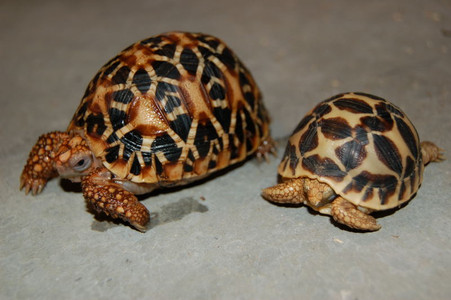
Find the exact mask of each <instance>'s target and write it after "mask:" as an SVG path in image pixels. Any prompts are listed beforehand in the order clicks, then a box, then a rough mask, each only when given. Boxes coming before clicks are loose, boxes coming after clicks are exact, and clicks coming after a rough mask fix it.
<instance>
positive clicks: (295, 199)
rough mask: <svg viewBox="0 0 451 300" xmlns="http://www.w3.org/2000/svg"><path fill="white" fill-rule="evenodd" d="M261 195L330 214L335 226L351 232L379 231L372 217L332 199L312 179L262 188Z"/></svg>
mask: <svg viewBox="0 0 451 300" xmlns="http://www.w3.org/2000/svg"><path fill="white" fill-rule="evenodd" d="M262 195H263V197H264V198H266V199H267V200H269V201H272V202H277V203H292V204H299V203H304V204H305V205H308V206H310V207H311V208H313V209H314V210H316V211H318V212H320V213H323V214H328V215H331V216H332V217H333V218H334V220H335V221H337V222H338V223H341V224H344V225H346V226H348V227H351V228H354V229H358V230H364V231H375V230H378V229H380V226H379V225H378V224H377V221H376V219H375V218H373V217H372V216H370V215H368V214H367V213H364V212H362V211H360V210H359V209H357V207H356V206H355V205H354V204H352V203H351V202H349V201H347V200H345V199H344V198H342V197H336V198H335V199H333V197H332V196H333V195H334V193H333V191H332V189H331V188H330V187H329V186H328V185H327V184H324V183H321V182H319V181H317V180H314V179H308V178H294V179H290V180H287V181H285V182H282V183H280V184H277V185H275V186H272V187H269V188H266V189H264V190H263V193H262ZM331 199H333V200H331Z"/></svg>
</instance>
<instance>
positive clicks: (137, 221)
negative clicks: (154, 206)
mask: <svg viewBox="0 0 451 300" xmlns="http://www.w3.org/2000/svg"><path fill="white" fill-rule="evenodd" d="M81 186H82V189H83V196H84V197H85V199H86V200H87V201H88V202H89V203H90V204H91V205H92V206H93V208H94V209H95V210H96V211H97V212H104V213H105V214H107V215H109V216H111V217H113V218H121V219H122V220H124V221H126V222H129V223H130V224H131V225H132V226H133V227H135V228H136V229H138V230H139V231H142V232H144V231H146V230H147V228H146V225H147V223H149V219H150V215H149V211H148V210H147V208H146V207H145V206H144V205H142V204H141V203H140V202H139V201H138V199H137V198H136V197H135V195H133V194H132V193H130V192H128V191H126V190H125V189H123V188H122V187H121V186H120V185H119V184H118V183H115V182H114V180H113V179H112V178H111V174H110V172H109V171H108V170H106V169H104V168H97V169H95V170H94V171H93V172H92V173H91V174H89V175H88V176H85V177H83V178H82V181H81Z"/></svg>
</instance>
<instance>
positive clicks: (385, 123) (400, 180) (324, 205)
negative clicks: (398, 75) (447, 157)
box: [262, 93, 444, 231]
mask: <svg viewBox="0 0 451 300" xmlns="http://www.w3.org/2000/svg"><path fill="white" fill-rule="evenodd" d="M441 151H443V150H442V149H440V148H438V147H437V146H436V145H435V144H433V143H431V142H422V143H420V141H419V137H418V133H417V131H416V129H415V127H414V126H413V124H412V123H411V122H410V120H409V119H408V118H407V116H406V115H405V114H404V113H403V112H402V111H401V109H399V108H398V107H396V106H395V105H393V104H392V103H390V102H389V101H386V100H384V99H382V98H380V97H377V96H373V95H369V94H365V93H346V94H340V95H337V96H335V97H332V98H330V99H327V100H325V101H323V102H321V103H319V104H318V105H317V106H316V107H315V108H313V110H312V111H310V112H309V113H308V114H307V115H306V116H305V117H304V119H302V121H301V122H300V123H299V125H298V126H297V127H296V129H295V130H294V132H293V134H292V135H291V137H290V138H289V141H288V145H287V147H286V150H285V154H284V157H283V159H282V161H281V163H280V165H279V169H278V173H279V176H280V178H279V179H281V183H279V184H277V185H275V186H273V187H269V188H266V189H264V190H263V193H262V195H263V197H264V198H266V199H267V200H269V201H273V202H277V203H291V204H301V203H303V204H305V205H308V206H310V207H311V208H312V209H314V210H316V211H318V212H320V213H322V214H326V215H331V216H332V217H333V218H334V220H335V221H337V222H338V223H341V224H344V225H346V226H349V227H351V228H354V229H357V230H364V231H374V230H378V229H379V228H380V225H379V224H378V223H377V221H376V219H375V218H374V217H372V216H370V215H369V214H370V213H372V212H374V211H380V210H386V209H390V208H394V207H398V206H400V205H401V204H402V203H404V202H406V201H408V200H410V199H411V198H412V196H413V195H414V194H415V193H416V192H417V190H418V188H419V187H420V184H421V181H422V175H423V170H424V166H425V165H427V164H428V163H429V162H434V161H440V160H443V159H444V157H443V156H442V153H441Z"/></svg>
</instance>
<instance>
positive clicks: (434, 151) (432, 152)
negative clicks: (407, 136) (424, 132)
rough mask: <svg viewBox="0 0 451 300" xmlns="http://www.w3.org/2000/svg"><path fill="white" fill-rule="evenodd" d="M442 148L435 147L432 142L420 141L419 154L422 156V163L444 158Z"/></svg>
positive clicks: (425, 163)
mask: <svg viewBox="0 0 451 300" xmlns="http://www.w3.org/2000/svg"><path fill="white" fill-rule="evenodd" d="M443 151H444V150H443V149H441V148H439V147H437V145H435V144H434V143H432V142H429V141H424V142H421V154H422V156H423V163H424V165H427V164H428V163H430V162H438V161H442V160H445V156H444V155H443Z"/></svg>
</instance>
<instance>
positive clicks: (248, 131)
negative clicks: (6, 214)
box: [20, 32, 271, 231]
mask: <svg viewBox="0 0 451 300" xmlns="http://www.w3.org/2000/svg"><path fill="white" fill-rule="evenodd" d="M270 148H271V138H270V133H269V118H268V114H267V111H266V109H265V107H264V105H263V103H262V101H261V94H260V91H259V89H258V87H257V85H256V83H255V81H254V79H253V77H252V75H251V74H250V73H249V71H248V70H247V69H246V67H245V66H244V65H243V64H242V63H241V62H240V60H239V59H238V57H237V56H236V55H235V54H234V52H233V51H232V50H231V49H230V48H228V47H227V45H226V44H224V43H223V42H222V41H221V40H219V39H218V38H216V37H213V36H210V35H205V34H200V33H186V32H168V33H165V34H161V35H156V36H153V37H150V38H148V39H145V40H142V41H139V42H137V43H135V44H133V45H131V46H130V47H128V48H126V49H125V50H123V51H122V52H121V53H119V55H117V56H116V57H114V58H113V59H111V60H110V61H109V62H107V63H106V64H105V65H104V66H103V67H102V68H101V69H100V71H99V72H98V73H97V74H96V75H95V76H94V78H93V79H92V81H91V82H90V83H89V85H88V87H87V89H86V92H85V95H84V96H83V98H82V100H81V103H80V105H79V107H78V109H77V111H76V112H75V115H74V117H73V119H72V121H71V122H70V124H69V126H68V128H67V130H66V131H64V132H60V131H56V132H51V133H48V134H44V135H42V136H41V137H40V138H39V139H38V142H37V143H36V145H35V146H34V147H33V149H32V150H31V153H30V155H29V158H28V161H27V163H26V165H25V167H24V170H23V172H22V176H21V179H20V181H21V183H20V187H21V189H22V188H24V187H25V192H26V193H28V192H29V191H32V193H33V194H37V193H40V192H41V190H42V189H43V188H44V186H45V184H46V183H47V181H48V180H49V179H51V178H52V177H55V176H57V175H59V176H61V177H64V178H69V179H71V180H72V181H81V184H82V190H83V196H84V197H85V198H86V199H87V201H88V202H89V203H91V204H92V205H93V207H94V208H95V209H96V210H97V211H99V212H105V213H106V214H108V215H111V216H112V217H113V218H121V219H123V220H125V221H127V222H129V223H130V224H131V225H132V226H134V227H135V228H137V229H138V230H141V231H144V230H146V224H147V223H148V222H149V212H148V210H147V209H146V208H145V206H144V205H142V204H141V203H140V202H139V201H138V200H137V198H136V197H135V196H134V194H142V193H147V192H150V191H152V190H153V189H155V188H158V187H167V186H174V185H182V184H186V183H188V182H191V181H193V180H197V179H200V178H203V177H205V176H206V175H208V174H210V173H212V172H214V171H217V170H220V169H223V168H225V167H227V166H230V165H232V164H236V163H238V162H241V161H243V160H244V159H246V158H247V157H248V156H249V155H251V154H254V153H256V152H257V153H263V154H264V153H266V151H268V150H270Z"/></svg>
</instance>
